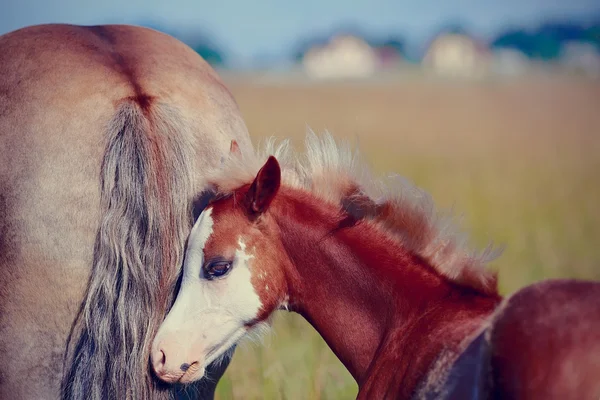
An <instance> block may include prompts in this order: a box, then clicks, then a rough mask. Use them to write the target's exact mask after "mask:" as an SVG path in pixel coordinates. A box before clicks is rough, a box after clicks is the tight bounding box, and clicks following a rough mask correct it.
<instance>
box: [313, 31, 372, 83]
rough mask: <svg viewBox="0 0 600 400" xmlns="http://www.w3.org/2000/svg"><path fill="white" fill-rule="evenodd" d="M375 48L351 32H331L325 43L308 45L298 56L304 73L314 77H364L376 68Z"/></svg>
mask: <svg viewBox="0 0 600 400" xmlns="http://www.w3.org/2000/svg"><path fill="white" fill-rule="evenodd" d="M377 64H378V58H377V54H376V52H375V50H374V49H373V48H372V47H371V46H370V45H369V44H368V43H367V42H366V41H365V40H363V39H361V38H358V37H356V36H352V35H339V36H335V37H334V38H333V39H332V40H330V41H329V43H327V44H326V45H325V46H318V45H317V46H314V47H312V48H310V49H309V50H308V51H307V52H306V53H305V54H304V57H303V58H302V66H303V68H304V70H305V72H306V74H307V75H308V76H310V77H311V78H315V79H336V78H338V79H339V78H364V77H368V76H371V75H373V74H374V73H375V71H376V69H377Z"/></svg>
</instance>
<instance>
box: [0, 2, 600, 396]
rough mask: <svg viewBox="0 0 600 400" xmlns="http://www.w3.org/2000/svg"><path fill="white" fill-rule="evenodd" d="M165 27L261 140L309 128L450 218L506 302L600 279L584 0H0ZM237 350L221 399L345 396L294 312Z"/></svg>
mask: <svg viewBox="0 0 600 400" xmlns="http://www.w3.org/2000/svg"><path fill="white" fill-rule="evenodd" d="M48 22H65V23H75V24H84V25H92V24H103V23H128V24H136V25H144V26H148V27H151V28H154V29H157V30H161V31H164V32H166V33H169V34H171V35H173V36H175V37H177V38H179V39H181V40H182V41H184V42H185V43H187V44H188V45H190V46H191V47H192V48H193V49H195V50H196V51H197V52H198V53H199V54H201V55H202V56H203V57H204V58H205V59H206V60H207V61H208V62H210V63H211V64H212V65H213V66H214V67H215V68H216V69H217V70H218V71H219V73H220V74H221V76H222V77H223V79H224V80H225V82H226V84H228V86H229V87H230V89H231V91H232V92H233V94H234V96H235V97H236V99H237V101H238V103H239V105H240V107H241V111H242V113H243V115H244V117H245V120H246V123H247V125H248V128H249V130H250V133H251V135H252V137H253V139H254V141H255V143H256V144H258V143H259V142H260V141H261V139H263V138H265V137H268V136H277V137H280V138H291V139H292V141H293V142H294V143H295V144H296V145H297V146H301V145H302V139H303V136H304V133H305V131H306V128H307V126H309V127H310V128H312V129H313V130H315V131H324V130H329V131H330V132H332V133H333V134H334V135H335V136H336V137H340V138H348V139H350V140H351V141H352V142H354V143H358V144H359V146H360V148H361V149H362V151H363V153H364V155H365V157H366V159H367V160H368V161H369V162H370V164H371V166H372V168H373V169H374V170H376V171H378V172H381V173H385V172H396V173H400V174H402V175H403V176H405V177H407V178H408V179H410V180H412V181H414V182H415V183H416V184H417V185H419V186H420V187H422V188H424V189H426V190H427V191H429V192H430V193H431V194H432V195H433V197H434V199H435V200H436V203H437V205H438V207H439V208H440V209H442V210H447V209H450V208H453V209H454V210H455V212H456V213H458V214H461V215H463V216H464V217H463V219H462V221H463V226H464V229H465V230H466V231H467V232H470V233H471V237H472V242H473V244H474V245H475V246H480V247H481V246H484V245H486V244H487V243H488V242H489V241H490V240H493V241H494V242H495V243H497V244H499V245H503V246H504V247H505V251H504V253H503V255H502V256H501V257H500V258H499V259H498V260H496V261H495V262H494V263H493V264H492V265H491V266H490V268H493V269H495V270H497V271H499V276H500V287H501V291H502V293H503V294H510V293H512V292H514V291H515V290H517V289H519V288H520V287H522V286H524V285H527V284H530V283H532V282H535V281H538V280H540V279H544V278H556V277H576V278H590V279H600V179H599V172H600V3H599V2H597V1H596V0H589V1H588V0H571V1H568V2H567V1H558V0H519V1H517V0H504V1H496V0H479V1H474V0H464V1H457V0H421V1H413V2H409V1H403V0H387V1H384V0H379V1H375V0H373V1H366V0H360V1H359V0H355V1H354V2H351V1H341V0H320V1H316V0H305V1H302V2H283V1H273V0H255V1H244V0H221V1H212V2H207V1H198V0H196V1H192V0H179V1H169V2H166V1H165V2H158V1H152V0H146V1H143V0H129V1H127V2H120V1H116V0H105V1H102V2H100V1H94V2H92V1H83V0H57V1H52V2H50V1H45V0H19V1H17V0H12V1H11V2H9V1H7V0H1V2H0V34H2V33H6V32H9V31H11V30H14V29H17V28H20V27H23V26H26V25H33V24H39V23H48ZM273 325H274V328H273V332H272V333H271V334H270V335H268V336H267V337H264V338H262V339H260V340H257V342H258V343H252V342H249V343H244V344H242V345H241V346H240V347H239V348H238V350H237V352H236V354H235V357H234V361H233V363H232V364H231V366H230V368H229V370H228V372H227V374H226V376H225V377H224V378H223V379H222V381H221V383H220V384H219V387H218V398H219V399H232V398H234V399H261V398H269V399H279V398H281V399H350V398H354V397H355V396H356V393H357V386H356V384H355V383H354V381H353V380H352V378H351V376H350V375H349V374H348V373H347V372H346V371H345V369H344V367H343V366H342V365H341V364H340V363H339V362H338V361H337V359H336V358H335V356H334V355H333V354H332V353H331V352H330V350H329V348H328V347H327V345H326V344H325V343H324V342H323V341H322V340H321V339H320V337H319V336H318V335H317V334H316V333H315V332H314V330H313V329H312V328H311V327H310V325H308V324H307V323H306V322H305V321H304V320H302V319H301V318H300V317H298V316H296V315H292V314H288V313H281V314H280V315H277V316H276V318H275V320H274V324H273Z"/></svg>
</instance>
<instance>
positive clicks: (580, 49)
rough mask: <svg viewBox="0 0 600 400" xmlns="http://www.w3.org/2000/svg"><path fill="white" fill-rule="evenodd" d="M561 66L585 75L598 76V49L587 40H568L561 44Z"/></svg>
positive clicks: (599, 54) (599, 66)
mask: <svg viewBox="0 0 600 400" xmlns="http://www.w3.org/2000/svg"><path fill="white" fill-rule="evenodd" d="M560 63H561V65H562V66H564V67H566V68H568V69H570V70H574V71H576V72H579V73H582V74H584V75H587V76H592V77H600V51H599V50H598V48H597V47H596V46H595V45H594V44H593V43H589V42H580V41H570V42H567V43H565V44H564V45H563V48H562V52H561V57H560Z"/></svg>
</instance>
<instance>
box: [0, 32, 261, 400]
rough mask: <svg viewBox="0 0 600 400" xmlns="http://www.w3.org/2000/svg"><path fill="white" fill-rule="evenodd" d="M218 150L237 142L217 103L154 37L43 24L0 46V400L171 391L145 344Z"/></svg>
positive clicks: (179, 46)
mask: <svg viewBox="0 0 600 400" xmlns="http://www.w3.org/2000/svg"><path fill="white" fill-rule="evenodd" d="M232 139H235V140H236V141H237V143H238V144H239V146H240V147H241V148H243V149H246V148H247V149H250V148H251V146H252V144H251V142H250V140H249V136H248V133H247V129H246V127H245V124H244V122H243V120H242V118H241V116H240V112H239V110H238V107H237V104H236V102H235V101H234V99H233V97H232V96H231V94H230V93H229V91H228V90H227V89H226V88H225V86H224V85H223V84H222V82H221V81H220V79H219V78H218V76H217V75H216V73H215V72H214V71H213V70H212V69H211V68H210V67H209V65H208V64H207V63H206V62H205V61H204V60H202V59H201V57H199V56H198V55H197V54H196V53H195V52H194V51H193V50H192V49H190V48H189V47H187V46H186V45H184V44H183V43H181V42H179V41H178V40H176V39H174V38H172V37H170V36H167V35H165V34H162V33H159V32H156V31H154V30H150V29H145V28H141V27H132V26H122V25H111V26H90V27H82V26H72V25H59V24H53V25H42V26H34V27H28V28H25V29H21V30H17V31H14V32H12V33H8V34H6V35H4V36H2V37H0V149H1V151H0V310H1V315H0V318H1V321H0V354H2V367H1V368H0V398H3V399H8V398H10V399H34V398H35V399H42V398H57V397H59V395H61V396H62V397H63V398H69V399H71V398H72V399H82V398H86V399H87V398H92V399H106V398H118V399H147V398H168V397H170V396H171V394H173V393H174V390H175V389H173V387H166V385H164V384H160V381H158V380H156V379H154V378H153V375H152V373H151V370H150V369H149V364H148V362H149V348H150V343H151V339H152V337H153V336H154V332H155V331H156V329H157V327H158V326H159V324H160V322H161V321H162V319H163V318H164V315H165V313H166V311H167V309H168V307H170V305H171V302H172V292H173V288H174V287H175V284H174V283H175V282H176V280H177V279H176V278H177V275H178V271H179V265H180V263H181V259H182V253H183V248H184V241H185V239H186V237H187V234H188V232H189V229H190V228H191V225H192V223H193V216H192V207H193V203H194V196H195V194H196V193H198V192H201V191H202V188H203V186H204V182H205V179H204V177H205V174H206V173H207V171H209V170H210V169H211V168H214V167H216V166H218V165H219V163H220V162H221V157H222V155H223V154H226V153H227V152H228V150H229V145H230V142H231V140H232ZM88 278H89V279H88ZM86 282H87V285H86ZM71 328H72V332H71V335H70V341H69V343H68V351H65V348H66V347H65V345H66V342H67V337H68V336H69V333H70V331H71ZM63 360H64V365H65V369H64V373H63V371H62V365H63ZM226 365H227V362H225V364H224V365H223V366H221V367H220V370H218V371H216V376H215V378H216V379H214V380H213V381H212V383H211V384H210V387H209V388H207V389H208V394H207V396H208V397H212V395H211V391H212V390H214V385H215V384H216V382H215V381H216V380H218V378H219V377H220V374H221V373H222V372H223V371H224V368H225V367H226ZM61 378H62V394H61V393H60V389H59V388H60V387H61ZM194 390H196V392H194ZM194 390H192V392H194V393H196V394H199V396H200V397H202V393H201V392H198V390H199V389H198V388H195V389H194Z"/></svg>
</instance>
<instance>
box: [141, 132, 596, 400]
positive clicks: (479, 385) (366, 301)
mask: <svg viewBox="0 0 600 400" xmlns="http://www.w3.org/2000/svg"><path fill="white" fill-rule="evenodd" d="M307 149H308V151H307V154H306V156H305V157H304V158H302V159H301V161H300V162H299V163H296V162H293V161H290V160H291V159H292V158H291V157H290V156H289V155H286V154H285V153H286V152H285V151H283V150H285V146H283V147H282V148H279V149H276V150H275V151H271V150H268V151H267V152H265V154H264V155H263V156H259V157H256V156H254V155H252V154H250V155H248V154H246V153H244V152H242V154H241V156H238V157H232V158H231V160H230V161H229V162H228V163H227V164H226V168H224V170H223V171H222V172H221V173H220V174H217V175H216V176H214V177H212V178H211V182H212V183H213V184H214V185H215V189H216V191H217V193H218V197H217V198H216V199H215V200H214V201H212V202H211V203H210V204H209V206H208V207H207V208H206V209H205V210H204V211H203V212H202V214H201V215H200V217H199V218H198V220H197V222H196V224H195V225H194V228H193V229H192V232H191V234H190V238H189V241H188V248H187V252H186V259H185V264H184V271H183V280H182V285H181V291H180V292H179V293H178V295H177V299H176V301H175V304H174V306H173V308H172V309H171V311H170V312H169V314H168V316H167V318H166V319H165V321H164V323H163V324H162V326H161V327H160V329H159V331H158V334H157V336H156V338H155V340H154V344H153V350H152V362H153V366H154V369H155V371H156V373H157V374H158V375H159V376H160V377H161V378H162V379H163V380H165V381H168V382H174V381H178V380H179V381H186V382H191V381H194V380H195V379H197V378H198V377H200V376H202V374H203V371H204V368H205V367H206V365H208V364H209V363H210V362H211V361H212V360H214V359H216V358H218V357H219V355H220V354H221V353H222V352H223V351H226V349H228V348H229V347H230V346H231V344H232V343H235V342H236V341H238V340H239V339H240V338H241V337H243V336H245V335H246V333H247V332H248V331H250V330H252V329H255V328H257V327H259V326H263V325H265V324H266V323H268V320H269V316H270V315H271V314H272V313H273V312H274V311H275V310H278V309H288V310H292V311H295V312H298V313H300V314H301V315H303V316H304V317H305V318H306V319H307V320H308V321H309V322H310V323H311V324H312V325H313V326H314V327H315V328H316V330H317V331H318V332H319V333H320V334H321V335H322V337H323V338H324V339H325V340H326V341H327V343H328V344H329V346H330V347H331V349H332V350H333V351H334V353H335V354H336V355H337V356H338V357H339V359H340V360H341V361H342V362H343V363H344V365H345V366H346V367H347V368H348V370H349V371H350V373H351V374H352V375H353V376H354V378H355V379H356V381H357V383H358V385H359V394H358V397H359V398H360V399H384V398H385V399H387V398H389V399H411V398H414V399H483V398H504V399H589V400H597V399H598V398H599V397H600V283H593V282H584V281H572V280H563V281H546V282H542V283H538V284H535V285H532V286H529V287H527V288H525V289H522V290H521V291H519V292H517V293H516V294H514V295H513V296H511V297H509V298H506V299H502V298H501V296H500V295H499V294H498V292H497V288H496V286H497V285H496V276H495V274H493V273H491V272H489V271H487V270H485V269H484V268H483V265H484V264H485V262H487V261H489V260H490V259H492V258H493V256H494V254H493V252H489V251H486V252H483V253H481V254H475V253H472V252H470V251H468V250H467V249H466V247H465V246H464V241H463V240H462V239H461V237H460V236H458V235H457V234H456V233H455V232H454V231H453V230H452V229H450V228H451V225H450V224H449V223H448V222H449V221H448V220H446V219H443V218H440V217H439V216H437V215H436V214H435V213H434V211H433V206H432V203H431V200H430V198H429V197H428V196H427V195H426V194H425V193H423V192H422V191H420V190H417V189H416V188H414V187H413V186H411V185H409V184H407V183H406V182H404V181H402V180H397V179H396V180H392V181H391V182H387V183H382V182H380V181H378V180H376V179H373V178H372V177H371V176H370V175H369V173H368V172H367V171H366V170H365V169H364V168H363V166H362V165H361V164H360V163H359V162H358V160H357V159H356V158H355V157H354V156H353V154H352V153H351V152H350V150H349V149H348V148H347V147H342V148H339V147H338V146H337V145H336V143H335V142H334V141H333V139H332V138H331V137H329V136H325V137H324V138H323V139H322V140H321V139H319V138H317V137H316V136H313V135H310V136H309V138H308V141H307ZM268 154H275V156H270V157H269V158H267V155H268ZM265 160H266V162H265ZM278 160H279V161H278ZM280 162H282V163H283V168H281V167H280ZM184 338H185V339H184Z"/></svg>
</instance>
